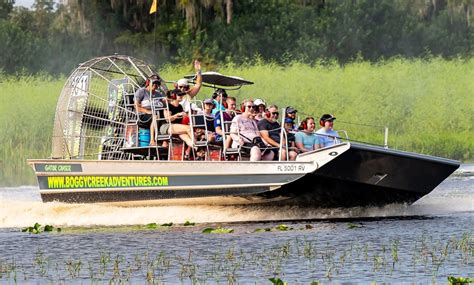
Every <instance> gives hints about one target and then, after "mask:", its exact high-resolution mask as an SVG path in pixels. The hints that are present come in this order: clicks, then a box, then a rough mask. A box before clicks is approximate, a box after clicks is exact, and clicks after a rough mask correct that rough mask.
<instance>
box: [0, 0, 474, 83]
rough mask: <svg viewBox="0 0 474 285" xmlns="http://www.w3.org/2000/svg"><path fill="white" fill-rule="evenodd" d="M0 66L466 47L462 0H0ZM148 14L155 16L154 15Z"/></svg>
mask: <svg viewBox="0 0 474 285" xmlns="http://www.w3.org/2000/svg"><path fill="white" fill-rule="evenodd" d="M0 1H1V2H0V54H1V55H2V56H1V57H0V69H2V70H3V72H5V73H9V74H14V73H17V72H27V73H36V72H39V71H45V72H48V73H52V74H58V73H69V72H70V70H71V69H72V68H73V67H74V66H75V65H76V64H77V63H79V62H82V61H85V60H87V59H89V58H91V57H95V56H98V55H108V54H112V53H115V52H116V53H121V54H129V55H132V56H135V57H138V58H146V59H148V60H147V61H149V62H155V63H156V62H177V63H182V62H189V61H190V60H191V59H192V58H195V57H199V58H202V59H203V60H204V61H205V62H207V63H208V64H219V63H222V62H233V63H238V64H240V63H244V62H245V63H249V62H250V63H252V62H253V61H254V60H255V59H256V58H258V59H263V60H266V61H275V62H278V63H280V64H287V63H289V62H291V61H295V60H297V61H303V62H306V63H309V64H312V63H314V62H316V61H319V62H320V61H321V60H323V61H334V60H336V61H337V62H338V63H340V64H345V63H348V62H352V61H353V60H354V59H364V60H370V61H378V60H381V59H387V58H390V57H394V56H402V57H408V58H412V57H426V56H433V55H434V56H442V57H445V58H452V57H470V56H472V51H473V43H474V37H473V32H474V21H473V19H474V13H473V10H474V8H473V7H474V3H472V1H470V0H462V1H449V0H433V1H425V0H413V1H401V0H377V1H375V0H352V1H338V0H311V1H310V0H298V1H296V0H281V1H277V0H258V1H256V0H253V1H252V0H214V1H210V0H207V1H204V0H201V1H200V0H189V1H175V0H160V1H158V2H159V7H158V13H157V14H153V15H150V14H149V8H150V5H151V2H152V1H151V0H148V1H144V0H109V1H99V0H69V1H68V2H67V3H68V4H67V5H66V6H64V5H58V4H56V3H54V2H53V1H52V0H36V2H35V4H34V7H33V9H26V8H22V7H13V3H12V1H11V0H0ZM155 16H156V18H155Z"/></svg>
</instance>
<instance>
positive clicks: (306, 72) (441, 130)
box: [0, 57, 474, 186]
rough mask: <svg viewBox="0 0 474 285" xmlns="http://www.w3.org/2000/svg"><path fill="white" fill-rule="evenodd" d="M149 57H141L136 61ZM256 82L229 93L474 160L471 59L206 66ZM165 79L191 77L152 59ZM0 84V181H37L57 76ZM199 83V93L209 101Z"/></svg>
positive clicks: (364, 135)
mask: <svg viewBox="0 0 474 285" xmlns="http://www.w3.org/2000/svg"><path fill="white" fill-rule="evenodd" d="M143 60H145V61H147V60H146V59H145V58H144V59H143ZM204 70H207V71H218V72H220V73H222V74H226V75H235V76H239V77H243V78H245V79H248V80H251V81H253V82H255V84H254V85H252V86H244V87H243V88H242V89H240V90H237V91H230V93H229V94H231V96H235V97H237V99H238V101H239V102H240V101H241V100H242V99H244V98H254V99H255V98H262V99H265V100H266V102H267V103H269V104H277V105H278V107H279V108H283V107H285V106H288V105H291V106H293V107H295V108H296V109H298V114H299V116H300V119H301V120H302V119H304V117H306V116H313V117H315V118H317V117H320V116H321V115H322V114H323V113H331V114H333V115H334V116H335V117H337V120H336V122H335V128H336V129H338V130H346V131H347V132H348V135H349V138H351V139H352V140H356V141H364V142H370V143H374V144H380V145H381V144H383V139H384V128H383V127H384V126H387V127H388V128H389V139H388V145H389V147H390V148H393V149H399V150H405V151H413V152H419V153H423V154H429V155H435V156H441V157H446V158H451V159H456V160H461V161H472V160H473V159H474V102H473V91H474V81H473V80H472V78H474V58H470V59H454V60H446V59H442V58H439V57H431V58H428V59H412V60H410V59H402V58H394V59H390V60H381V61H378V62H376V63H373V62H368V61H364V60H357V61H354V62H352V63H348V64H346V65H343V66H341V65H339V64H338V63H337V62H335V61H334V62H329V63H328V62H324V63H323V62H319V63H318V62H317V63H315V64H313V65H309V64H306V63H302V62H297V61H295V62H292V63H290V64H287V65H279V64H277V63H272V62H264V61H263V60H259V59H256V60H254V61H253V63H252V64H249V65H245V64H244V65H237V64H226V65H223V66H220V67H218V68H216V67H207V68H204ZM157 71H158V72H159V73H160V75H161V76H162V77H163V78H165V79H166V80H177V79H179V78H181V77H182V76H183V75H185V74H191V73H192V70H191V69H190V67H189V66H184V65H178V66H176V65H175V66H173V65H161V66H160V65H158V66H157ZM1 78H2V79H1V81H0V90H1V94H2V101H3V103H2V104H1V105H0V123H1V125H2V128H1V129H0V149H1V150H0V185H1V186H18V185H25V184H28V185H31V184H35V177H34V173H33V171H32V170H31V169H30V168H29V166H28V165H27V163H26V159H28V158H47V157H49V156H50V153H51V135H52V128H53V121H54V113H55V109H56V102H57V99H58V97H59V94H60V92H61V89H62V87H63V85H64V82H65V80H66V77H65V76H64V75H60V76H56V77H52V76H50V75H48V74H38V75H24V74H23V75H21V74H20V75H17V76H13V75H5V74H2V76H1ZM211 93H212V91H211V90H210V89H208V88H203V89H202V90H201V92H200V93H199V94H198V96H197V99H200V100H203V99H204V98H207V97H210V95H211Z"/></svg>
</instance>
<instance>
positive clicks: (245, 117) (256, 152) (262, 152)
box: [230, 99, 274, 161]
mask: <svg viewBox="0 0 474 285" xmlns="http://www.w3.org/2000/svg"><path fill="white" fill-rule="evenodd" d="M257 113H258V107H257V106H255V105H254V104H253V101H252V100H248V99H247V100H244V102H243V112H242V114H241V115H237V116H236V117H235V118H234V119H233V120H232V125H231V126H230V132H231V137H232V140H233V142H232V147H233V148H237V147H239V145H240V146H241V149H242V151H243V152H245V153H247V154H250V161H259V160H273V156H274V153H273V151H270V150H269V149H268V150H266V149H265V145H257V144H256V141H259V142H260V143H259V144H265V142H263V140H262V139H261V135H260V131H259V130H258V126H257V121H256V120H255V116H256V115H257ZM262 147H263V148H262Z"/></svg>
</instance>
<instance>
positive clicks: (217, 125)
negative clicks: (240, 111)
mask: <svg viewBox="0 0 474 285" xmlns="http://www.w3.org/2000/svg"><path fill="white" fill-rule="evenodd" d="M236 102H237V100H236V99H235V98H234V97H227V99H226V104H227V109H226V111H225V112H224V113H223V114H222V117H223V119H224V122H230V121H232V119H233V118H234V117H235V115H236V110H235V109H236V106H237V105H236ZM214 129H215V130H216V142H221V141H222V136H223V135H224V131H223V128H222V122H221V113H220V112H219V113H216V115H215V118H214ZM231 142H232V139H231V137H230V136H229V137H228V138H227V141H226V142H225V143H226V147H227V148H230V143H231Z"/></svg>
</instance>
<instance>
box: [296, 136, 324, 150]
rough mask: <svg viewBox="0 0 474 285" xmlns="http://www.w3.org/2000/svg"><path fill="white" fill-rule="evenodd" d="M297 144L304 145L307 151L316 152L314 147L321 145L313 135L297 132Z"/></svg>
mask: <svg viewBox="0 0 474 285" xmlns="http://www.w3.org/2000/svg"><path fill="white" fill-rule="evenodd" d="M295 142H296V143H303V146H304V148H305V149H307V150H314V145H315V144H319V139H318V136H317V135H316V134H313V133H306V132H297V133H296V134H295Z"/></svg>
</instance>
